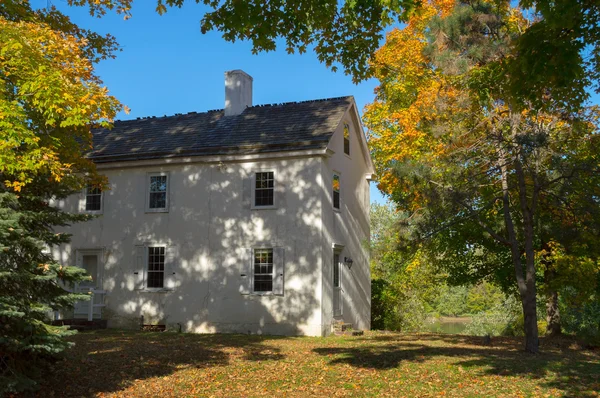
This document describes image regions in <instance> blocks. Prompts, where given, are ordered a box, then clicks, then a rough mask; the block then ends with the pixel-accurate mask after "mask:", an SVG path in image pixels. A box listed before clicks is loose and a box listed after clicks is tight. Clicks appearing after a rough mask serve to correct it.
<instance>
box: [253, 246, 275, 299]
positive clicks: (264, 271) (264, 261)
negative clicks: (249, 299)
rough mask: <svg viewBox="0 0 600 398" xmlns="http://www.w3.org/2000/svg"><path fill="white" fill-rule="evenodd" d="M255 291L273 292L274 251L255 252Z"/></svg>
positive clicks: (259, 250)
mask: <svg viewBox="0 0 600 398" xmlns="http://www.w3.org/2000/svg"><path fill="white" fill-rule="evenodd" d="M254 291H255V292H272V291H273V249H255V250H254Z"/></svg>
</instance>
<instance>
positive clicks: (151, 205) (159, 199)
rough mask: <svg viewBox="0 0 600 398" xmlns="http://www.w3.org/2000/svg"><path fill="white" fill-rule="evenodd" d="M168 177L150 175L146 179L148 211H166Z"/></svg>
mask: <svg viewBox="0 0 600 398" xmlns="http://www.w3.org/2000/svg"><path fill="white" fill-rule="evenodd" d="M168 183H169V181H168V176H167V175H166V174H164V173H156V174H150V175H149V179H148V210H150V211H166V210H167V206H168Z"/></svg>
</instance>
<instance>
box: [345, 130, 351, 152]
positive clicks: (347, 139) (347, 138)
mask: <svg viewBox="0 0 600 398" xmlns="http://www.w3.org/2000/svg"><path fill="white" fill-rule="evenodd" d="M344 153H345V154H346V155H350V126H348V123H345V124H344Z"/></svg>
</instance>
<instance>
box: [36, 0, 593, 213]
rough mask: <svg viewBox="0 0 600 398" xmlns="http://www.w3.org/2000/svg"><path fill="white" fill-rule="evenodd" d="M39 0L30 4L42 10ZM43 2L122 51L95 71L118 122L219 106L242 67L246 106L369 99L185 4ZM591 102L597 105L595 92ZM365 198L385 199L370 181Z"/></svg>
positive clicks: (365, 89) (348, 83)
mask: <svg viewBox="0 0 600 398" xmlns="http://www.w3.org/2000/svg"><path fill="white" fill-rule="evenodd" d="M47 2H48V1H47V0H33V1H32V5H33V6H37V7H45V6H46V5H47ZM51 3H52V4H53V5H55V6H56V7H57V8H59V9H60V10H61V11H62V12H64V13H65V14H67V15H69V16H70V17H71V18H72V20H73V21H74V22H75V23H77V24H78V25H79V26H81V27H83V28H88V29H92V30H94V31H96V32H99V33H110V34H112V35H113V36H115V37H116V38H117V40H118V42H119V44H120V45H121V47H122V49H123V51H122V52H120V53H118V54H117V58H116V59H113V60H106V61H103V62H101V63H100V64H99V65H98V66H97V68H96V73H97V74H98V75H99V76H100V77H101V78H102V79H103V81H104V83H105V84H106V86H107V87H108V89H109V90H110V92H111V93H112V94H113V95H115V96H116V97H117V98H118V99H119V100H120V101H121V102H122V103H123V104H125V105H127V106H128V107H129V108H130V109H131V113H130V114H129V115H125V114H120V115H119V118H120V119H130V118H135V117H140V116H162V115H172V114H175V113H185V112H190V111H196V112H202V111H207V110H211V109H221V108H223V105H224V101H225V89H224V76H223V73H224V72H225V71H226V70H232V69H243V70H244V71H246V72H247V73H248V74H250V75H251V76H252V77H253V78H254V86H253V96H254V104H269V103H279V102H288V101H303V100H311V99H317V98H329V97H339V96H344V95H353V96H354V98H355V99H356V102H357V104H358V108H359V110H362V109H363V107H364V106H365V105H366V104H368V103H369V102H371V101H372V100H373V98H374V94H373V89H374V88H375V87H376V85H377V82H376V80H369V81H366V82H363V83H360V84H358V85H355V84H353V83H352V80H351V78H350V77H349V76H346V75H344V73H343V72H336V73H334V72H332V71H331V70H329V69H327V68H326V67H325V65H324V64H321V63H320V62H319V61H318V60H317V58H316V56H315V55H314V53H313V52H312V51H308V52H307V53H305V54H302V55H300V54H292V55H289V54H287V53H286V51H285V47H284V46H283V45H282V46H280V48H279V49H277V51H275V52H269V53H259V54H257V55H253V54H252V53H251V45H250V43H247V42H236V43H230V42H226V41H225V40H223V39H222V38H221V36H220V34H219V33H218V32H210V33H207V34H205V35H203V34H202V33H200V19H201V18H202V15H203V13H204V10H205V8H204V6H203V5H197V4H193V3H189V4H186V6H184V7H183V8H182V9H176V8H169V11H168V12H167V13H166V14H165V15H163V16H159V15H158V14H157V13H156V11H155V7H156V1H155V0H145V1H143V2H142V1H139V2H134V5H133V17H132V18H131V19H129V20H127V21H125V20H123V16H120V15H116V14H115V13H108V14H107V15H105V16H104V17H102V18H94V17H91V16H90V15H89V13H88V12H87V9H86V8H77V7H69V6H68V5H67V4H66V2H65V1H64V0H52V1H51ZM592 102H594V103H596V104H598V103H600V97H599V96H598V95H595V96H594V97H593V98H592ZM371 201H376V202H383V201H385V199H384V198H383V196H382V195H381V193H380V192H379V191H378V190H377V188H376V186H375V184H374V183H372V184H371Z"/></svg>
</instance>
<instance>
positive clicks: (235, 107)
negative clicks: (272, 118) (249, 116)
mask: <svg viewBox="0 0 600 398" xmlns="http://www.w3.org/2000/svg"><path fill="white" fill-rule="evenodd" d="M252 80H253V79H252V76H250V75H249V74H247V73H246V72H244V71H243V70H240V69H236V70H230V71H227V72H225V116H235V115H239V114H240V113H242V112H244V109H246V108H247V107H249V106H252Z"/></svg>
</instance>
